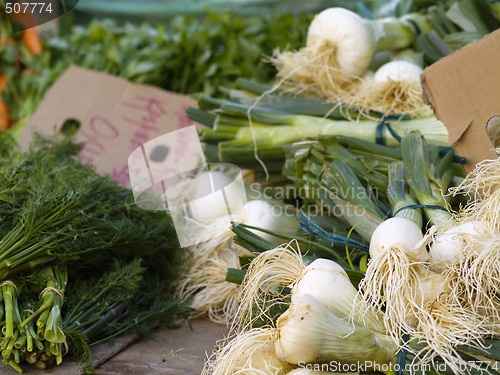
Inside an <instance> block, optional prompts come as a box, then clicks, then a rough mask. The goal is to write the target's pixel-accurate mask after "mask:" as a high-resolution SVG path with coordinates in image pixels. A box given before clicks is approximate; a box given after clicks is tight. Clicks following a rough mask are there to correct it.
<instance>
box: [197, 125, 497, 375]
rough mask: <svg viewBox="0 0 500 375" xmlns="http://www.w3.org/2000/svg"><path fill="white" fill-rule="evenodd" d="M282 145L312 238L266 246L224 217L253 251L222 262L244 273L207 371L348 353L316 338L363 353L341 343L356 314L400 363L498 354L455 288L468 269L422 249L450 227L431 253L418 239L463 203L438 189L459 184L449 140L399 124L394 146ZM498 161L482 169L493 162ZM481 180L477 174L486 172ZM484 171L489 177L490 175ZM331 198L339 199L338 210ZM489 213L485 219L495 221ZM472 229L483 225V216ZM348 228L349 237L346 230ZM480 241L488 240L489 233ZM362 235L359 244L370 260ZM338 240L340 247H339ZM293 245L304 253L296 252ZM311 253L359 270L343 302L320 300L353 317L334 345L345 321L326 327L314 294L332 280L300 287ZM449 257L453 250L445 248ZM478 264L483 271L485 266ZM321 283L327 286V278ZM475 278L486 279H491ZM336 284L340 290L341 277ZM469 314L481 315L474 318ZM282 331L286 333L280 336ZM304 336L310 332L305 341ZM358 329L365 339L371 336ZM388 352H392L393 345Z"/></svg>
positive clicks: (232, 276)
mask: <svg viewBox="0 0 500 375" xmlns="http://www.w3.org/2000/svg"><path fill="white" fill-rule="evenodd" d="M288 151H289V153H288V157H287V160H286V163H285V167H284V175H285V176H286V177H287V178H288V179H289V180H290V181H292V183H293V184H294V185H295V186H296V187H297V189H295V191H297V192H300V195H299V196H298V197H297V196H295V198H299V200H298V202H300V203H301V204H303V206H302V207H300V208H301V210H302V212H303V213H302V221H301V223H300V228H301V229H303V230H304V231H306V232H307V233H308V234H309V235H310V236H311V237H310V238H309V241H308V242H306V241H301V240H300V239H298V240H297V242H292V243H290V244H289V246H288V247H287V248H283V247H282V248H272V245H271V244H266V243H265V241H264V242H263V241H262V239H259V238H258V237H256V235H255V233H250V232H248V231H246V230H245V229H244V227H245V226H243V227H242V226H235V227H234V229H233V230H234V231H235V233H236V234H237V236H236V238H235V242H236V243H237V244H240V245H241V246H243V247H245V248H247V249H249V250H250V251H252V252H254V254H259V255H257V256H256V257H250V258H249V257H246V258H245V259H242V265H244V266H243V267H242V268H243V269H242V270H229V271H228V280H231V281H233V282H238V283H242V287H241V288H242V289H241V296H242V297H241V300H240V306H239V312H238V315H237V320H236V327H239V329H240V330H241V332H240V333H239V334H238V335H237V336H236V337H235V338H234V340H233V341H231V342H229V343H228V345H227V346H225V347H224V348H223V349H221V351H220V352H219V353H218V354H217V355H216V356H215V359H214V362H213V363H212V364H211V365H210V366H209V367H207V370H206V371H207V373H213V374H219V373H221V374H222V373H237V372H238V371H243V370H248V371H250V369H252V370H253V371H255V373H259V371H264V372H265V370H263V368H266V369H267V371H268V373H276V374H281V373H285V372H286V371H290V370H292V369H293V368H295V367H296V366H297V365H298V364H299V362H300V363H308V361H311V362H315V363H317V362H320V363H321V362H328V361H329V360H335V361H339V362H344V363H349V359H346V358H340V357H338V356H340V355H341V353H342V351H341V350H340V349H336V350H335V355H333V354H332V355H331V356H330V354H331V353H330V352H328V350H327V349H325V348H324V347H323V345H328V347H329V348H330V349H331V348H334V347H335V348H336V347H337V346H336V345H337V344H338V345H344V346H345V347H347V348H349V353H350V356H351V357H350V358H351V360H352V358H358V357H356V356H358V355H360V356H362V355H363V354H362V351H363V348H362V347H361V346H360V345H358V349H359V350H356V348H354V347H351V346H350V342H349V339H353V340H355V338H356V337H357V336H356V335H357V333H356V332H358V328H357V326H356V322H361V324H362V326H363V327H364V328H371V329H374V330H375V331H376V332H383V335H384V336H383V337H382V338H380V337H379V338H378V339H377V340H376V341H377V342H379V343H382V342H387V344H388V346H387V347H384V348H385V349H384V348H380V349H381V350H386V352H385V353H386V354H387V353H390V352H391V350H392V349H394V350H395V351H394V352H392V355H393V356H392V359H390V360H389V363H395V362H393V361H396V356H398V357H399V358H398V363H404V361H405V360H404V358H406V359H407V360H410V361H412V362H413V363H414V364H420V365H422V366H430V363H433V364H434V365H435V366H438V367H436V368H435V369H431V370H430V372H433V371H435V370H436V371H439V370H437V368H439V369H443V368H446V371H452V372H460V371H461V370H460V369H461V368H466V369H467V370H464V371H472V372H474V371H476V370H478V369H477V366H474V364H472V365H471V364H470V363H468V364H467V361H468V360H469V362H470V359H471V358H486V359H488V360H497V359H496V358H497V357H498V356H497V355H496V349H495V348H497V347H498V343H497V342H496V341H491V340H490V341H488V340H489V339H490V338H492V337H494V335H493V331H492V329H493V326H492V325H491V323H492V322H491V321H490V320H488V319H487V320H486V321H483V320H484V315H482V314H481V313H480V312H479V311H477V310H475V309H474V308H473V306H471V301H468V300H467V299H466V298H465V297H464V293H463V292H464V291H465V290H467V288H464V287H469V286H470V285H472V280H475V276H474V277H471V284H467V283H464V281H463V280H462V281H459V279H457V276H456V275H457V272H459V271H458V270H459V268H458V266H457V263H452V258H449V260H448V262H443V261H441V262H442V263H441V267H443V264H448V267H451V268H450V269H451V270H452V271H453V272H451V271H450V272H448V271H442V270H441V271H439V270H438V268H436V269H434V265H436V266H437V265H438V263H434V261H433V260H432V259H431V258H432V257H431V255H432V256H433V257H435V258H436V262H439V260H440V259H443V257H441V258H440V257H439V256H440V255H441V254H442V253H441V250H442V249H444V247H445V246H446V243H445V242H449V241H450V235H447V234H446V233H447V232H446V231H445V232H444V233H443V234H444V235H442V236H441V237H440V243H438V242H436V241H435V242H434V243H433V244H432V245H431V253H429V252H428V251H427V248H426V246H427V244H429V243H430V242H431V241H432V236H431V235H427V236H424V234H423V233H424V232H425V230H427V229H428V228H431V227H438V228H443V229H445V228H447V227H450V226H452V225H454V224H453V222H454V220H455V219H454V215H453V214H452V213H451V212H450V211H451V209H452V208H453V209H458V208H459V207H461V204H462V203H463V202H464V201H462V200H458V201H457V200H455V199H456V197H453V196H451V195H446V194H445V193H446V192H447V191H448V190H449V189H450V187H452V186H458V185H460V186H463V185H462V181H463V174H462V172H461V169H460V165H459V163H460V162H463V160H461V159H460V158H457V157H456V156H455V155H454V153H453V152H452V151H451V149H442V148H439V147H435V146H428V145H427V144H426V142H425V140H424V139H423V138H422V136H421V134H420V133H419V132H410V133H409V134H407V135H405V136H404V137H403V138H402V139H401V146H400V147H396V148H390V147H386V146H381V145H376V144H373V143H370V142H367V141H363V140H359V139H355V138H349V137H340V136H336V137H333V136H330V137H321V138H319V139H316V140H310V141H305V142H299V143H296V144H293V145H292V146H291V147H290V148H289V150H288ZM496 166H497V164H496ZM496 166H495V167H493V168H491V169H492V170H496V169H495V168H496ZM487 173H489V174H492V173H493V172H490V171H488V172H487ZM483 176H486V172H485V174H484V175H483ZM489 180H490V177H488V181H489ZM481 181H486V180H485V177H483V178H482V180H481ZM492 181H493V180H491V182H488V183H491V184H493V182H492ZM483 186H484V185H483ZM488 186H489V185H488ZM353 192H355V194H354V193H353ZM287 198H288V199H292V198H293V197H292V196H289V197H287ZM339 207H341V208H342V209H341V210H338V208H339ZM481 207H484V205H481ZM312 208H314V210H313V209H312ZM335 209H337V211H336V210H335ZM317 212H320V213H321V214H322V215H333V216H334V221H332V222H327V221H324V220H323V219H322V218H321V217H315V215H314V213H317ZM471 212H474V211H471ZM470 216H471V215H469V216H468V217H470ZM491 217H493V216H491ZM313 220H314V221H316V222H317V223H316V224H315V223H314V221H313ZM476 220H477V219H476ZM497 221H498V220H497V219H496V220H495V221H494V223H495V224H493V221H492V222H491V223H490V224H491V225H497V224H496V223H497ZM334 222H335V223H336V224H335V225H334ZM338 224H340V225H338ZM490 224H488V223H486V224H484V227H486V228H487V227H488V225H490ZM342 226H343V228H342ZM349 228H352V229H351V232H350V233H348V235H347V237H346V238H344V240H343V241H344V242H343V243H341V242H339V241H338V239H339V238H340V237H341V236H339V233H346V232H345V230H346V229H347V231H348V230H349ZM476 228H479V229H478V230H479V231H481V230H482V229H481V228H483V227H476ZM443 229H439V230H440V231H441V230H443ZM343 230H344V232H342V231H343ZM457 230H458V228H457ZM471 230H472V229H471ZM354 232H356V233H354ZM430 233H431V234H432V232H430ZM467 233H469V234H468V236H472V237H470V238H477V237H478V236H480V233H479V232H476V234H472V232H471V231H470V230H469V231H468V232H467ZM274 234H275V235H276V233H274ZM312 238H313V239H314V240H311V239H312ZM467 238H469V237H467ZM494 238H496V237H494ZM355 239H357V240H358V242H357V244H356V242H355V241H353V242H348V241H347V240H355ZM325 240H326V242H322V241H325ZM316 241H317V242H316ZM453 241H455V240H453ZM484 241H487V240H486V238H485V239H484ZM488 241H490V242H489V243H491V244H492V245H493V244H494V243H496V242H495V241H494V240H491V239H490V240H488ZM328 242H329V243H330V246H332V244H333V246H332V249H333V250H334V251H333V252H331V253H330V254H327V253H326V252H325V253H323V254H321V246H322V245H326V244H327V243H328ZM363 243H365V244H368V243H369V256H370V259H369V260H368V262H367V254H366V248H364V246H362V245H363ZM299 244H300V245H299ZM304 245H305V247H304ZM336 245H340V246H338V247H337V246H336ZM456 245H457V246H458V245H459V242H456ZM342 246H343V247H344V253H342V252H340V251H339V250H340V249H341V248H342ZM366 246H367V245H366ZM438 247H439V249H438ZM298 248H301V250H302V251H303V252H307V255H304V254H299V253H298V252H297V249H298ZM432 249H435V251H434V253H433V252H432ZM318 256H319V257H325V256H328V257H330V258H331V259H334V260H335V262H336V263H337V265H335V266H332V267H333V268H331V270H333V269H335V270H336V271H335V272H336V273H338V274H344V273H345V275H349V278H351V280H352V283H353V284H354V285H358V283H359V281H360V283H359V288H360V289H359V291H358V292H357V293H354V296H355V297H353V299H352V300H350V304H347V303H346V304H345V305H344V304H342V303H340V301H343V299H342V298H343V297H342V296H337V295H336V296H335V298H333V296H332V299H331V300H329V303H328V304H326V308H327V309H330V310H332V309H333V310H335V311H336V313H337V314H340V312H342V314H347V315H343V316H344V319H346V321H347V322H349V323H350V324H351V331H350V332H351V334H346V335H344V336H342V337H343V338H344V339H345V340H346V341H345V342H343V343H342V344H340V343H332V342H330V341H329V340H334V337H335V333H339V332H343V331H342V329H343V328H342V327H340V326H335V328H333V327H334V325H333V320H332V321H330V320H331V319H330V316H329V314H328V313H327V311H324V310H322V309H323V307H320V305H318V303H317V302H318V301H317V299H318V298H323V297H324V296H323V294H322V293H325V294H328V293H330V292H329V291H328V290H329V289H330V288H323V287H306V286H303V285H306V284H307V283H306V280H309V279H311V280H320V279H321V277H320V276H319V275H320V274H321V272H324V273H326V274H328V272H330V271H328V272H327V271H326V269H330V268H329V267H326V269H323V270H322V266H320V264H321V263H322V262H323V261H325V259H317V257H318ZM457 257H459V256H458V255H455V258H454V259H458V258H457ZM473 258H474V259H473ZM476 258H477V257H472V256H469V257H464V258H463V259H464V260H465V259H468V260H469V261H470V260H471V259H473V260H474V262H476V263H477V260H476ZM367 263H368V264H367ZM325 264H326V263H325ZM328 264H329V263H328ZM452 264H454V265H452ZM305 270H307V272H308V273H305V272H306V271H305ZM319 270H322V271H321V272H319ZM482 270H483V271H485V270H486V268H485V267H484V265H483V266H482ZM316 271H318V273H316ZM332 272H333V271H332ZM335 272H334V273H335ZM363 272H365V274H363ZM488 272H489V271H488ZM359 274H361V277H360V275H359ZM494 274H495V275H496V274H497V273H494ZM312 275H318V276H317V278H316V276H312ZM303 282H304V284H302V283H303ZM323 284H324V283H323ZM330 284H331V285H333V281H332V283H330ZM301 285H302V286H301ZM483 285H484V287H485V289H488V290H490V291H491V290H493V288H492V286H491V283H489V284H488V283H484V284H483ZM486 285H488V286H486ZM325 289H328V290H326V291H325ZM337 289H339V290H346V289H347V287H343V288H340V287H339V288H337ZM300 290H302V292H300ZM495 290H497V289H495ZM331 293H334V292H331ZM460 293H462V294H460ZM316 294H318V296H317V295H316ZM310 295H313V297H311V296H310ZM299 297H300V298H299ZM482 297H484V295H482ZM482 297H481V298H482ZM299 301H300V302H299ZM353 301H354V302H353ZM481 301H482V303H483V304H482V305H481V306H486V305H485V304H484V302H485V301H483V300H481ZM342 309H344V310H342ZM295 313H297V316H295V315H294V314H295ZM316 313H318V314H317V315H318V316H322V317H323V319H324V320H323V322H324V323H325V324H324V325H323V326H322V329H323V330H324V331H325V332H327V335H328V337H329V339H326V338H324V337H323V335H322V333H323V332H324V331H321V332H320V331H319V330H316V329H315V328H314V325H307V324H309V323H310V319H312V320H313V319H314V318H313V317H315V316H316ZM373 314H375V316H376V317H377V318H374V315H373ZM332 319H334V318H332ZM478 319H483V320H481V321H483V323H481V324H480V320H478ZM294 322H295V323H296V324H295V323H294ZM326 322H328V323H326ZM457 322H460V324H458V325H457ZM330 323H331V324H332V326H331V327H332V328H331V331H330V330H329V329H330V328H328V327H330ZM301 327H302V328H301ZM375 327H377V328H375ZM238 332H239V331H238ZM290 332H292V333H294V334H296V337H295V338H294V336H292V338H289V336H288V333H290ZM311 332H315V335H312V334H311ZM359 332H362V330H361V331H359ZM312 336H314V340H318V341H319V342H316V341H311V342H309V339H311V340H313V337H312ZM368 336H369V335H368V334H367V336H364V337H365V338H366V337H368ZM407 336H408V337H409V339H406V337H407ZM289 340H291V341H289ZM366 340H367V341H365V343H366V344H367V345H368V344H369V343H370V340H369V339H366ZM484 340H487V341H484ZM303 342H307V343H308V347H307V348H306V347H305V346H302V343H303ZM485 342H488V345H490V344H491V345H492V346H491V348H490V349H488V348H486V347H485V346H484V343H485ZM389 343H390V344H389ZM391 345H394V346H393V347H392V346H391ZM252 348H254V349H255V352H252V351H251V349H252ZM389 348H392V349H391V350H389ZM396 352H398V353H401V354H398V355H396V354H395V353H396ZM407 352H408V353H407ZM247 353H260V354H255V355H250V354H247ZM329 353H330V354H329ZM372 353H377V350H374V351H373V352H372ZM405 353H406V354H405ZM373 355H374V356H376V355H375V354H373ZM336 356H337V357H336ZM236 357H237V358H238V359H237V360H236ZM380 358H381V357H379V358H378V361H379V362H377V360H376V359H373V360H374V363H386V364H387V362H384V360H382V359H380ZM387 358H389V357H387ZM302 361H303V362H302ZM257 364H258V365H257ZM252 366H253V367H252ZM463 366H465V367H463ZM425 368H426V369H430V368H431V367H425ZM269 369H272V371H271V370H269ZM490 370H491V369H488V371H490ZM327 371H328V370H327ZM426 371H427V370H426Z"/></svg>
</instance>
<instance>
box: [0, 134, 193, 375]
mask: <svg viewBox="0 0 500 375" xmlns="http://www.w3.org/2000/svg"><path fill="white" fill-rule="evenodd" d="M0 144H1V145H0V149H1V150H2V152H1V153H0V203H1V204H0V217H1V220H2V223H3V224H2V226H1V227H0V269H1V273H0V291H1V294H0V325H1V326H2V330H1V334H0V345H1V349H2V357H3V362H4V363H5V364H8V365H10V366H11V367H13V368H14V369H15V370H17V371H19V372H22V369H23V366H24V365H26V364H34V365H36V367H38V368H44V367H46V366H49V365H51V364H53V363H55V364H60V363H61V362H62V361H63V358H64V356H66V357H65V358H71V359H74V360H77V361H79V362H83V363H87V364H88V366H87V367H86V368H85V372H86V373H87V374H90V373H92V372H93V369H92V367H91V366H90V360H91V352H90V349H89V346H90V345H93V344H96V343H98V342H103V341H107V340H109V339H111V338H113V337H116V336H118V335H121V334H124V333H126V332H130V331H136V332H146V331H147V330H149V329H151V328H153V327H154V326H156V325H158V324H163V325H167V326H173V325H174V322H175V320H176V319H177V318H183V317H188V316H189V315H190V313H191V309H190V308H188V307H187V306H186V304H185V303H183V302H181V301H180V300H177V299H175V298H174V297H173V296H172V294H173V290H172V288H173V285H172V284H173V281H174V280H175V279H176V277H178V276H179V274H180V268H181V265H182V264H183V262H184V261H185V255H184V254H183V252H182V251H181V250H180V248H179V245H178V242H177V238H176V235H175V232H174V229H173V226H172V224H171V222H170V220H169V218H168V217H167V216H166V213H165V212H153V211H145V210H141V209H140V208H139V207H137V206H136V205H135V203H134V201H133V195H132V192H131V191H130V190H128V189H126V188H123V187H120V186H118V185H117V184H116V183H114V182H113V181H111V180H110V179H109V178H108V177H105V176H101V175H99V174H97V173H96V172H95V170H94V168H93V167H91V166H84V165H82V164H81V162H80V161H79V160H78V159H77V158H76V156H75V154H76V152H77V151H78V149H79V146H78V145H76V144H74V143H73V142H72V141H71V140H69V139H58V140H55V139H51V140H47V139H42V138H38V137H35V141H34V143H33V144H32V147H31V149H30V151H29V152H27V153H22V152H20V151H18V150H17V148H16V145H15V142H13V141H12V139H11V138H10V137H9V136H7V135H5V134H2V135H0ZM118 260H119V261H118Z"/></svg>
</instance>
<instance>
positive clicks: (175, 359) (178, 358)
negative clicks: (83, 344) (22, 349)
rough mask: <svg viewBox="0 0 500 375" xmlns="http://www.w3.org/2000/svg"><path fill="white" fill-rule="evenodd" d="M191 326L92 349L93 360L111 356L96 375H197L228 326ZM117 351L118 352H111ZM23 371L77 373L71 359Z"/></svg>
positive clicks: (201, 322)
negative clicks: (46, 366) (131, 342)
mask: <svg viewBox="0 0 500 375" xmlns="http://www.w3.org/2000/svg"><path fill="white" fill-rule="evenodd" d="M192 328H193V329H192V330H191V329H190V328H189V327H188V326H187V325H183V326H182V327H181V328H178V329H172V330H157V331H155V332H154V333H153V334H152V335H151V336H150V337H147V338H142V339H140V340H138V341H136V342H134V343H133V344H132V345H129V344H130V341H135V338H134V337H132V336H128V337H125V338H120V339H117V340H115V341H114V342H113V343H111V344H105V345H101V346H100V347H99V348H97V349H96V350H95V354H96V357H97V358H96V359H97V360H99V359H103V358H107V357H109V356H112V357H111V358H110V359H108V360H106V361H105V362H104V363H103V364H101V365H100V366H99V367H98V368H97V375H139V374H140V375H200V373H201V371H202V369H203V365H204V363H205V361H206V359H207V355H210V354H211V353H212V350H213V348H214V346H215V343H216V341H217V340H220V339H222V338H224V336H225V335H226V334H227V332H228V329H227V328H226V327H224V326H222V325H218V324H214V323H212V322H210V321H208V320H206V319H197V320H194V321H193V322H192ZM127 340H128V342H127ZM123 346H127V348H126V349H123ZM122 349H123V350H122ZM117 351H119V353H118V354H115V353H116V352H117ZM24 370H25V372H24V373H25V374H30V375H36V374H38V375H79V374H80V366H78V365H76V364H75V363H71V362H68V363H63V364H62V365H61V366H57V367H53V368H50V369H47V370H43V371H40V370H38V369H34V368H32V367H30V366H25V367H24ZM0 374H1V375H16V374H17V372H16V371H14V370H12V369H11V368H10V367H9V366H6V365H2V364H0Z"/></svg>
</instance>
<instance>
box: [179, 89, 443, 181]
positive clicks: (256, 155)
mask: <svg viewBox="0 0 500 375" xmlns="http://www.w3.org/2000/svg"><path fill="white" fill-rule="evenodd" d="M198 106H199V108H189V109H188V110H187V114H188V116H189V117H190V118H192V119H193V120H195V121H200V122H201V123H202V124H204V125H206V126H207V127H206V128H203V129H201V130H200V139H201V140H202V141H204V142H206V143H207V144H209V145H212V147H214V146H215V147H216V150H215V152H211V151H210V152H207V154H208V155H209V156H210V155H213V156H212V158H214V159H216V160H220V161H224V162H229V163H235V164H238V165H240V166H242V167H244V168H247V169H255V170H257V171H259V172H262V170H263V169H264V171H267V172H268V173H271V174H272V173H278V172H279V170H280V165H281V163H283V161H284V148H285V147H286V146H289V145H291V144H292V143H294V142H300V141H303V140H306V139H308V138H313V137H320V136H329V135H336V136H348V137H353V138H357V139H360V140H365V141H369V142H372V143H377V142H378V143H382V144H385V145H387V146H390V147H396V146H398V145H399V141H398V139H399V138H400V137H402V136H404V135H405V134H406V133H407V132H408V131H411V130H419V131H420V132H421V133H422V134H423V135H424V137H425V138H426V140H427V142H428V143H429V144H431V145H436V146H449V141H448V134H447V131H446V128H445V127H444V125H443V124H442V123H441V122H439V121H438V120H437V119H436V118H435V117H429V118H421V119H413V120H403V119H398V120H396V119H395V120H388V122H383V121H380V120H376V119H374V117H373V118H372V119H362V120H357V121H354V120H346V119H344V120H339V119H331V118H325V117H321V116H314V115H302V114H296V113H290V112H283V111H281V110H276V109H273V108H272V106H266V105H263V106H259V105H257V106H251V105H248V104H241V103H239V102H232V101H229V100H219V99H213V98H209V97H206V96H201V97H200V99H199V102H198ZM207 111H210V112H213V113H209V112H207ZM337 112H338V114H339V116H340V115H342V111H340V110H339V109H337ZM344 115H345V114H344ZM388 124H390V125H388ZM208 149H210V146H209V147H208Z"/></svg>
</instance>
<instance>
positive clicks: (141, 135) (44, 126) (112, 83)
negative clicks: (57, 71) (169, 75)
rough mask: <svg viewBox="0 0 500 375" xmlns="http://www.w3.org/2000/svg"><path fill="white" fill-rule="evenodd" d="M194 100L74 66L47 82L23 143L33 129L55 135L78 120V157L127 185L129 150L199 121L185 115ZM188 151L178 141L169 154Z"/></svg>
mask: <svg viewBox="0 0 500 375" xmlns="http://www.w3.org/2000/svg"><path fill="white" fill-rule="evenodd" d="M195 104H196V101H195V100H193V99H191V98H189V97H187V96H185V95H180V94H176V93H171V92H167V91H165V90H162V89H160V88H157V87H153V86H148V85H142V84H133V83H130V82H128V81H126V80H125V79H123V78H118V77H114V76H110V75H108V74H104V73H100V72H95V71H92V70H88V69H83V68H80V67H77V66H71V67H69V68H68V69H67V70H66V71H65V72H64V73H63V74H62V75H61V76H60V77H59V79H58V80H57V81H56V82H55V83H54V84H53V85H52V86H51V87H50V88H49V90H48V91H47V93H46V94H45V96H44V98H43V100H42V102H41V103H40V105H39V106H38V108H37V109H36V111H35V113H34V114H33V116H32V117H31V119H30V121H29V123H28V125H27V127H26V130H25V131H24V134H23V136H22V137H21V139H20V141H19V144H20V146H21V149H23V150H26V149H28V146H29V144H30V142H31V138H32V133H33V132H34V131H36V132H39V133H41V134H43V135H52V134H53V133H54V131H55V132H58V131H59V130H60V129H61V128H62V127H63V125H64V124H65V123H66V121H67V120H75V121H76V123H78V124H79V128H78V132H77V134H76V136H75V139H76V141H78V142H83V144H84V147H83V149H82V150H81V151H80V153H79V156H80V158H81V159H82V160H83V161H84V162H85V163H88V164H93V165H95V166H96V171H97V172H98V173H101V174H107V175H109V176H110V177H111V178H112V179H113V180H114V181H116V182H117V183H119V184H120V185H123V186H127V187H128V186H130V179H129V171H128V157H129V155H130V154H131V153H132V152H133V151H134V150H135V149H137V148H138V147H141V146H142V145H143V144H144V143H146V142H148V141H150V140H152V139H154V138H156V137H159V136H161V135H164V134H166V133H169V132H171V131H174V130H177V129H181V128H185V127H188V126H191V125H195V123H194V121H192V120H190V119H188V118H187V116H186V109H187V107H189V106H192V105H195ZM184 151H185V148H184V147H183V145H182V144H179V145H177V147H171V148H170V150H169V152H167V153H164V154H165V158H169V157H174V155H177V156H178V155H179V154H182V153H183V152H184ZM185 157H189V155H186V156H185Z"/></svg>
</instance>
